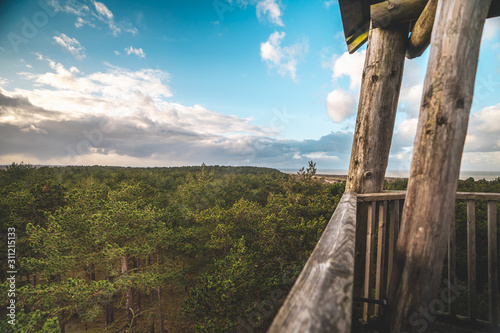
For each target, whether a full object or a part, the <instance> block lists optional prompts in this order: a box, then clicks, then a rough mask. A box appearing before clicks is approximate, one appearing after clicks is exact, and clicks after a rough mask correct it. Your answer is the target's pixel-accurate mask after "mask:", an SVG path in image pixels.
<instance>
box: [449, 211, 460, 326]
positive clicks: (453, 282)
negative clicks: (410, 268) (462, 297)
mask: <svg viewBox="0 0 500 333" xmlns="http://www.w3.org/2000/svg"><path fill="white" fill-rule="evenodd" d="M455 224H456V221H455V214H453V218H452V219H451V223H450V235H449V236H448V311H449V312H450V316H451V317H455V316H456V315H457V303H456V302H455V299H456V297H457V296H456V291H455V290H454V287H455V286H457V285H458V280H457V230H456V226H455Z"/></svg>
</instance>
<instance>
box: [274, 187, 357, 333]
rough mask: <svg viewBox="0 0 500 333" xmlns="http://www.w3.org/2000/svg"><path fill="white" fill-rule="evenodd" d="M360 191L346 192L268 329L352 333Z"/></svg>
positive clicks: (276, 330)
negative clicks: (357, 195) (357, 209)
mask: <svg viewBox="0 0 500 333" xmlns="http://www.w3.org/2000/svg"><path fill="white" fill-rule="evenodd" d="M356 206H357V204H356V194H355V193H352V192H346V193H344V195H343V196H342V199H341V200H340V202H339V204H338V206H337V209H336V210H335V213H334V214H333V216H332V218H331V219H330V222H329V223H328V225H327V226H326V229H325V231H324V232H323V235H322V236H321V238H320V240H319V242H318V244H317V245H316V248H315V249H314V251H313V252H312V254H311V256H310V257H309V260H308V261H307V263H306V265H305V266H304V269H303V270H302V272H301V273H300V275H299V277H298V279H297V281H296V282H295V285H294V286H293V288H292V290H291V291H290V293H289V294H288V296H287V298H286V299H285V302H284V304H283V306H282V307H281V309H280V310H279V312H278V314H277V315H276V317H275V318H274V321H273V323H272V324H271V327H270V328H269V330H268V332H287V333H290V332H297V333H299V332H300V333H302V332H349V331H350V329H351V317H352V312H351V311H352V286H353V277H354V242H355V238H356Z"/></svg>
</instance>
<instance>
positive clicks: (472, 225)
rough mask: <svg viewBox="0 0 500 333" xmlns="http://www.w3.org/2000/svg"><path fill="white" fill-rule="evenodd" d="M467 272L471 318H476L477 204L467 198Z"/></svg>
mask: <svg viewBox="0 0 500 333" xmlns="http://www.w3.org/2000/svg"><path fill="white" fill-rule="evenodd" d="M467 273H468V279H467V281H468V286H469V318H470V319H471V320H476V306H477V305H476V304H477V301H476V300H477V296H476V205H475V201H474V200H472V199H469V200H467Z"/></svg>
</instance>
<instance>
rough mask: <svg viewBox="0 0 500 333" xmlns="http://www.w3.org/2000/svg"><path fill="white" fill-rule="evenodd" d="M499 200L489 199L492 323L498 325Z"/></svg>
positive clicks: (490, 309) (489, 284)
mask: <svg viewBox="0 0 500 333" xmlns="http://www.w3.org/2000/svg"><path fill="white" fill-rule="evenodd" d="M497 260H498V257H497V202H496V201H488V296H489V313H490V316H489V317H490V323H492V324H493V325H494V326H497V325H498V261H497Z"/></svg>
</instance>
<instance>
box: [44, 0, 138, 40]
mask: <svg viewBox="0 0 500 333" xmlns="http://www.w3.org/2000/svg"><path fill="white" fill-rule="evenodd" d="M87 2H88V3H89V4H90V6H89V5H87V4H85V3H83V1H77V0H48V2H47V3H48V4H49V5H50V6H51V7H52V8H53V9H54V11H56V12H64V13H68V14H72V15H75V16H77V19H76V21H75V27H76V28H81V27H83V26H84V25H88V26H89V27H92V28H99V24H104V25H106V26H108V28H109V29H110V30H111V31H112V33H113V35H114V36H118V34H120V33H121V32H122V31H126V32H128V33H131V34H132V35H135V34H137V32H138V31H137V28H135V27H134V26H133V25H132V24H131V23H130V22H128V21H119V22H117V21H116V20H115V15H113V12H112V11H111V10H110V9H109V8H108V7H107V6H106V5H105V4H104V3H102V2H99V1H95V0H88V1H87Z"/></svg>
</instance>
